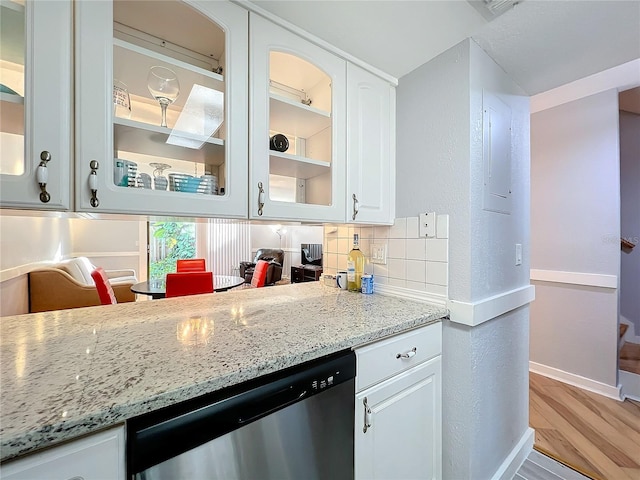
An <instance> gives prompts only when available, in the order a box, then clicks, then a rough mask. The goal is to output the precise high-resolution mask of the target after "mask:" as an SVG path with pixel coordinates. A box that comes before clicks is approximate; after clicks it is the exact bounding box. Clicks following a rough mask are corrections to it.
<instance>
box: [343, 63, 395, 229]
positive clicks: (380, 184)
mask: <svg viewBox="0 0 640 480" xmlns="http://www.w3.org/2000/svg"><path fill="white" fill-rule="evenodd" d="M395 107H396V91H395V88H394V87H392V86H391V85H390V84H389V83H388V82H386V81H384V80H382V79H381V78H380V77H377V76H375V75H373V74H371V73H369V72H367V71H365V70H363V69H362V68H360V67H357V66H355V65H353V64H348V65H347V200H346V202H347V211H346V220H347V222H349V223H367V224H371V223H381V224H392V223H393V220H394V217H395V186H396V179H395V114H396V112H395V110H396V108H395Z"/></svg>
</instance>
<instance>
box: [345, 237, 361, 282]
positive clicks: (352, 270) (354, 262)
mask: <svg viewBox="0 0 640 480" xmlns="http://www.w3.org/2000/svg"><path fill="white" fill-rule="evenodd" d="M363 272H364V254H363V253H362V252H361V251H360V246H359V244H358V234H357V233H354V234H353V248H352V249H351V251H350V252H349V256H348V257H347V289H348V290H349V291H350V292H360V291H361V289H362V273H363Z"/></svg>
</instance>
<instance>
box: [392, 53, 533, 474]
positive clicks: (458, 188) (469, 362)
mask: <svg viewBox="0 0 640 480" xmlns="http://www.w3.org/2000/svg"><path fill="white" fill-rule="evenodd" d="M485 89H486V90H488V91H491V92H492V93H494V94H497V95H499V96H500V98H501V99H502V100H503V102H505V103H506V104H507V105H509V107H510V108H511V110H512V113H513V125H512V126H513V132H512V139H513V140H512V158H513V162H512V170H511V178H512V186H513V195H512V196H513V201H512V213H511V215H503V214H498V213H491V212H485V211H483V210H482V196H481V195H482V184H483V178H482V92H483V90H485ZM397 98H398V109H397V112H398V124H397V128H398V142H397V144H398V150H397V165H398V167H397V169H398V174H397V192H398V193H397V211H396V215H397V216H398V217H402V216H410V215H414V214H415V212H416V211H420V210H435V211H436V212H438V213H448V214H449V298H450V299H453V300H459V301H465V302H471V301H477V300H481V299H484V298H486V297H488V296H491V295H495V294H499V293H503V292H506V291H509V290H512V289H515V288H518V287H522V286H524V285H527V284H528V283H529V272H528V260H527V257H528V252H529V213H528V212H529V200H528V198H529V182H528V172H529V154H528V150H529V143H528V137H529V136H528V132H529V123H528V116H529V110H528V99H527V98H526V97H525V96H524V95H523V92H522V90H521V89H520V88H519V87H518V86H517V85H515V84H514V83H513V82H512V81H510V80H509V78H508V77H506V75H505V74H504V72H503V71H502V70H501V69H500V67H498V66H497V65H496V64H495V63H494V62H493V61H492V60H491V59H490V58H489V57H488V56H487V55H486V54H485V53H484V51H482V50H481V49H480V48H479V47H478V46H477V45H476V44H474V43H473V42H471V41H469V40H465V41H464V42H462V43H461V44H459V45H457V46H455V47H453V48H452V49H450V50H448V51H447V52H445V53H443V54H442V55H440V56H439V57H437V58H436V59H434V60H432V61H431V62H429V63H427V64H425V65H423V66H422V67H420V68H418V69H416V70H414V71H413V72H411V73H410V74H409V75H407V76H405V77H403V78H401V79H400V82H399V87H398V95H397ZM515 243H522V246H523V257H524V258H523V265H521V266H519V267H516V266H515ZM528 327H529V307H528V306H525V307H521V308H519V309H517V310H514V311H512V312H509V313H507V314H505V315H502V316H500V317H498V318H495V319H492V320H490V321H488V322H486V323H483V324H481V325H479V326H477V327H473V328H470V327H467V326H463V325H460V324H456V323H453V322H446V323H445V325H444V333H443V340H444V344H443V404H444V409H443V477H444V478H455V479H476V478H478V479H480V478H490V477H491V476H492V475H493V474H494V473H495V472H496V470H497V469H498V468H499V467H500V466H501V464H502V463H503V462H504V460H505V459H506V457H507V456H508V455H509V454H510V453H511V451H512V449H513V448H514V447H515V446H516V444H517V443H518V442H519V441H520V439H521V438H522V436H523V435H524V434H525V432H526V431H527V428H528V383H527V379H528V340H529V337H528Z"/></svg>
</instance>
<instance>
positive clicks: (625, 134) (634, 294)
mask: <svg viewBox="0 0 640 480" xmlns="http://www.w3.org/2000/svg"><path fill="white" fill-rule="evenodd" d="M639 152H640V115H636V114H633V113H628V112H620V202H621V205H620V219H621V220H620V222H621V225H620V232H621V235H622V236H623V237H625V238H629V240H630V241H631V242H633V243H635V244H636V245H638V246H637V247H636V248H634V249H633V250H631V251H630V252H623V253H622V254H621V257H622V258H621V259H620V314H621V315H622V316H624V317H625V318H627V319H628V320H631V321H632V322H634V324H635V332H636V335H640V295H638V285H640V153H639Z"/></svg>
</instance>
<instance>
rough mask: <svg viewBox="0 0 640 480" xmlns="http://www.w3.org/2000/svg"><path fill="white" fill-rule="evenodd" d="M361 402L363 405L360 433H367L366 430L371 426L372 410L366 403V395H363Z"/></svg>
mask: <svg viewBox="0 0 640 480" xmlns="http://www.w3.org/2000/svg"><path fill="white" fill-rule="evenodd" d="M362 403H363V405H364V427H362V433H367V430H368V429H370V428H371V417H372V415H373V412H372V411H371V407H370V406H369V405H368V404H367V397H364V400H363V401H362Z"/></svg>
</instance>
